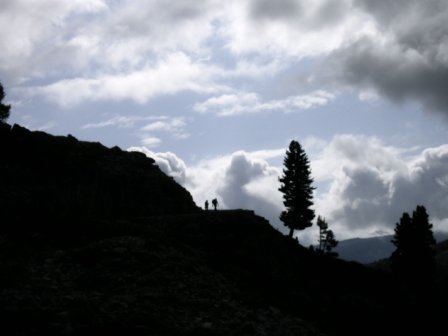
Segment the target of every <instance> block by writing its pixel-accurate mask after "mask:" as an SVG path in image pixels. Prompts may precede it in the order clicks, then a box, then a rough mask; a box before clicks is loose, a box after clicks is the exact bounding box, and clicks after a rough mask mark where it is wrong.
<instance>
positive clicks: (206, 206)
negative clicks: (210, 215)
mask: <svg viewBox="0 0 448 336" xmlns="http://www.w3.org/2000/svg"><path fill="white" fill-rule="evenodd" d="M205 210H208V200H206V201H205Z"/></svg>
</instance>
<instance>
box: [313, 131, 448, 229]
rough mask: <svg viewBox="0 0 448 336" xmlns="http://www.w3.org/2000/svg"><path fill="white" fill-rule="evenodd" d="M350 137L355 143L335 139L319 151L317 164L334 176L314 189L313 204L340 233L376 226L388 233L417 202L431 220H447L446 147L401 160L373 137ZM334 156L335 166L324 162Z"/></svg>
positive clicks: (402, 157) (447, 156)
mask: <svg viewBox="0 0 448 336" xmlns="http://www.w3.org/2000/svg"><path fill="white" fill-rule="evenodd" d="M356 139H357V140H358V146H353V143H352V142H351V141H347V139H345V141H341V139H338V137H336V138H335V139H334V140H333V141H332V143H330V144H329V149H328V150H327V152H326V153H324V154H323V155H324V156H325V157H326V158H325V159H324V162H323V163H322V164H327V165H328V166H329V168H330V169H333V170H334V171H333V174H334V175H333V179H332V187H331V188H330V190H329V191H328V192H323V193H322V192H321V191H320V194H319V202H318V208H319V210H320V211H323V212H324V214H325V216H326V217H327V218H328V219H329V221H330V222H334V223H336V224H337V227H338V229H339V230H340V231H339V232H341V233H343V235H344V236H348V235H350V234H351V235H353V234H355V235H356V234H357V233H358V234H369V233H372V232H374V231H376V230H379V229H380V230H384V229H386V230H388V231H389V232H392V230H393V228H394V226H395V223H396V222H397V221H398V220H399V218H400V216H401V214H402V213H403V212H405V211H407V212H409V211H412V210H413V209H415V207H416V205H418V204H422V205H425V206H426V207H427V209H428V212H429V214H430V216H431V217H432V218H436V219H446V218H448V208H447V207H446V204H447V202H448V173H447V171H446V167H447V165H448V145H444V146H440V147H436V148H430V149H426V150H424V151H423V152H422V153H420V154H419V155H417V156H416V157H414V158H406V157H404V156H403V154H402V152H400V151H399V150H398V149H392V148H387V147H384V146H382V147H381V146H378V144H375V141H374V140H373V139H369V138H362V137H353V136H351V140H356ZM344 144H346V145H347V147H349V149H348V150H345V149H344ZM369 157H370V159H369ZM375 157H376V158H375ZM379 157H382V159H381V160H378V158H379ZM335 158H337V159H336V160H339V164H336V165H335V163H334V162H333V163H330V162H329V161H330V160H335ZM332 164H333V165H335V166H333V167H331V165H332ZM336 166H338V167H337V168H335V167H336Z"/></svg>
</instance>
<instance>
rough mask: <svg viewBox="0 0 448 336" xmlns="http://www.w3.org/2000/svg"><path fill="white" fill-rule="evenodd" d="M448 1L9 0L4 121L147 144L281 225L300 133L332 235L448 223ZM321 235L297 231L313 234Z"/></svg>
mask: <svg viewBox="0 0 448 336" xmlns="http://www.w3.org/2000/svg"><path fill="white" fill-rule="evenodd" d="M447 17H448V2H447V1H446V0H427V1H417V0H406V1H404V0H388V1H385V0H276V1H273V0H247V1H244V0H227V1H220V0H202V1H197V0H170V1H163V0H38V1H37V0H3V1H1V2H0V48H1V49H0V50H2V52H1V53H0V81H1V82H2V83H3V86H4V88H5V91H6V93H7V101H8V102H9V103H11V104H12V106H13V109H12V113H11V118H10V122H11V123H19V124H21V125H24V126H27V127H29V128H31V129H35V130H44V131H46V132H49V133H52V134H62V135H66V134H72V135H74V136H75V137H77V138H79V139H82V140H92V141H100V142H102V143H103V144H105V145H106V146H114V145H118V146H120V147H121V148H123V149H132V150H140V151H143V152H145V153H147V154H148V155H149V156H152V157H154V158H155V159H156V160H157V162H158V163H159V165H160V167H161V168H162V169H163V170H164V171H165V172H167V173H169V174H171V175H172V176H174V177H175V178H176V180H177V181H178V182H179V183H181V184H182V185H184V186H185V187H186V188H187V189H188V190H189V191H190V192H191V193H192V195H193V197H194V199H195V200H196V202H197V204H198V205H201V206H202V205H203V202H204V201H205V200H206V199H211V198H213V197H218V200H219V201H220V204H221V207H222V208H248V209H253V210H255V211H256V212H257V213H259V214H261V215H263V216H265V217H267V218H268V219H270V220H271V223H272V224H273V225H274V226H276V227H278V228H279V229H280V230H283V228H282V225H281V223H280V222H279V221H278V215H279V213H280V212H281V210H282V199H281V194H280V193H279V192H278V191H277V189H278V187H279V184H278V176H279V175H280V174H281V169H282V160H283V156H284V153H285V149H286V147H287V146H288V144H289V142H290V141H291V140H292V139H296V140H298V141H299V142H300V143H301V144H302V145H303V147H304V148H305V151H306V152H307V154H308V156H309V158H310V160H311V166H312V174H313V177H314V179H315V186H316V188H317V189H316V192H315V199H314V200H315V210H316V214H320V215H322V216H324V217H326V218H327V221H328V222H329V224H330V227H332V228H333V229H334V231H335V233H336V236H337V238H339V239H344V238H349V237H355V236H362V237H365V236H372V235H378V234H383V233H390V232H392V230H393V227H394V225H395V223H396V222H397V221H398V220H399V217H400V215H401V214H402V213H403V212H404V211H412V210H413V209H414V208H415V206H416V205H417V204H423V205H425V206H426V207H427V209H428V211H429V213H430V215H431V219H432V221H433V223H434V224H435V226H436V228H437V229H439V230H448V206H447V204H448V169H447V167H448V136H447V128H448V91H447V90H448V21H447V20H446V18H447ZM316 237H317V228H316V227H314V228H310V229H307V230H305V231H304V232H303V233H300V234H299V240H300V239H301V240H302V241H303V242H305V243H306V242H310V241H312V240H313V239H315V238H316Z"/></svg>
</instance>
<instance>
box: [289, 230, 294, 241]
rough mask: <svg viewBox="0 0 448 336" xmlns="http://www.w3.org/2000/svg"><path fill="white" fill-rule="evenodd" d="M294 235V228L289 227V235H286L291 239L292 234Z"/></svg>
mask: <svg viewBox="0 0 448 336" xmlns="http://www.w3.org/2000/svg"><path fill="white" fill-rule="evenodd" d="M293 235H294V229H289V235H288V237H289V238H291V239H292V236H293Z"/></svg>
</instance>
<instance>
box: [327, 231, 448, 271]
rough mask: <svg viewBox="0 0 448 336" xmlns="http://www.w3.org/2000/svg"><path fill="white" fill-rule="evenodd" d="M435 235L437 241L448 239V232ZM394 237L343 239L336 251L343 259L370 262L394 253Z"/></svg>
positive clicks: (363, 262)
mask: <svg viewBox="0 0 448 336" xmlns="http://www.w3.org/2000/svg"><path fill="white" fill-rule="evenodd" d="M434 237H435V239H436V241H437V242H442V241H444V240H447V239H448V233H446V232H435V233H434ZM392 238H393V236H392V235H387V236H379V237H372V238H353V239H347V240H342V241H340V242H339V244H338V246H337V248H336V249H335V251H336V252H337V253H338V254H339V258H341V259H344V260H347V261H356V262H359V263H362V264H369V263H372V262H375V261H378V260H381V259H384V258H388V257H389V256H390V255H391V254H392V252H393V251H394V250H395V246H394V245H393V244H392V242H391V240H392Z"/></svg>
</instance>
